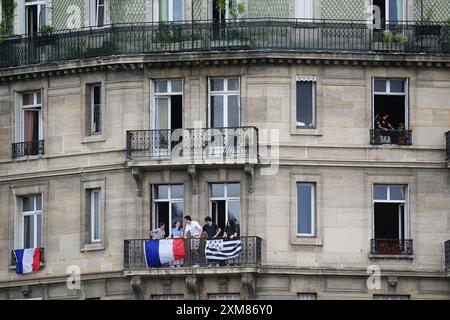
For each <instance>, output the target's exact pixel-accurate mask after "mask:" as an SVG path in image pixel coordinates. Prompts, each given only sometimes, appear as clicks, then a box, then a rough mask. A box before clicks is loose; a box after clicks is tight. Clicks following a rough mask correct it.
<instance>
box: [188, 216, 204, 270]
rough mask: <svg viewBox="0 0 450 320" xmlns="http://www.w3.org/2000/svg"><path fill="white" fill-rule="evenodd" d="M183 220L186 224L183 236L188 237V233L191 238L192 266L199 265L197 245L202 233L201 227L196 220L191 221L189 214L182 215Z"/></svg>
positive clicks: (198, 245)
mask: <svg viewBox="0 0 450 320" xmlns="http://www.w3.org/2000/svg"><path fill="white" fill-rule="evenodd" d="M184 222H185V224H186V228H185V230H184V237H185V238H186V239H188V238H189V237H188V234H189V235H190V238H191V240H190V241H191V251H192V262H193V265H192V267H194V268H197V267H199V252H198V250H199V247H200V236H201V234H202V231H203V229H202V227H201V226H200V224H199V223H198V222H197V221H192V217H191V216H190V215H186V216H184Z"/></svg>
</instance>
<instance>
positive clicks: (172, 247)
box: [144, 239, 185, 268]
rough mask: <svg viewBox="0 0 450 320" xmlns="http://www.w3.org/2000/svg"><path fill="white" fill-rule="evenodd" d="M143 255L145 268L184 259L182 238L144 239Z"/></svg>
mask: <svg viewBox="0 0 450 320" xmlns="http://www.w3.org/2000/svg"><path fill="white" fill-rule="evenodd" d="M144 255H145V262H146V263H147V268H155V267H160V266H161V265H162V264H166V263H170V262H174V261H175V260H180V259H184V256H185V253H184V240H183V239H171V240H144Z"/></svg>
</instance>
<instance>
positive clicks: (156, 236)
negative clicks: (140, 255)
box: [150, 222, 166, 240]
mask: <svg viewBox="0 0 450 320" xmlns="http://www.w3.org/2000/svg"><path fill="white" fill-rule="evenodd" d="M165 229H166V224H165V223H164V222H161V223H160V224H159V228H157V229H154V230H151V231H150V238H151V239H152V240H162V239H165V238H166V231H165Z"/></svg>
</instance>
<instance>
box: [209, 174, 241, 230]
mask: <svg viewBox="0 0 450 320" xmlns="http://www.w3.org/2000/svg"><path fill="white" fill-rule="evenodd" d="M210 195H211V198H210V200H211V217H212V219H213V221H214V222H215V223H216V224H217V225H218V226H219V228H220V229H222V230H224V229H225V227H226V223H227V221H228V219H233V220H234V221H235V223H236V226H238V228H239V225H240V223H241V200H240V184H239V183H211V184H210Z"/></svg>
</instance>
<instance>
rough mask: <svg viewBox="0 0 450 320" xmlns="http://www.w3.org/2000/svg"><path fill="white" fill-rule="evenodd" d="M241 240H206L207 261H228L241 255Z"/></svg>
mask: <svg viewBox="0 0 450 320" xmlns="http://www.w3.org/2000/svg"><path fill="white" fill-rule="evenodd" d="M241 251H242V245H241V240H223V239H220V240H206V248H205V256H206V259H208V260H228V259H234V258H237V257H239V256H240V255H241Z"/></svg>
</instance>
